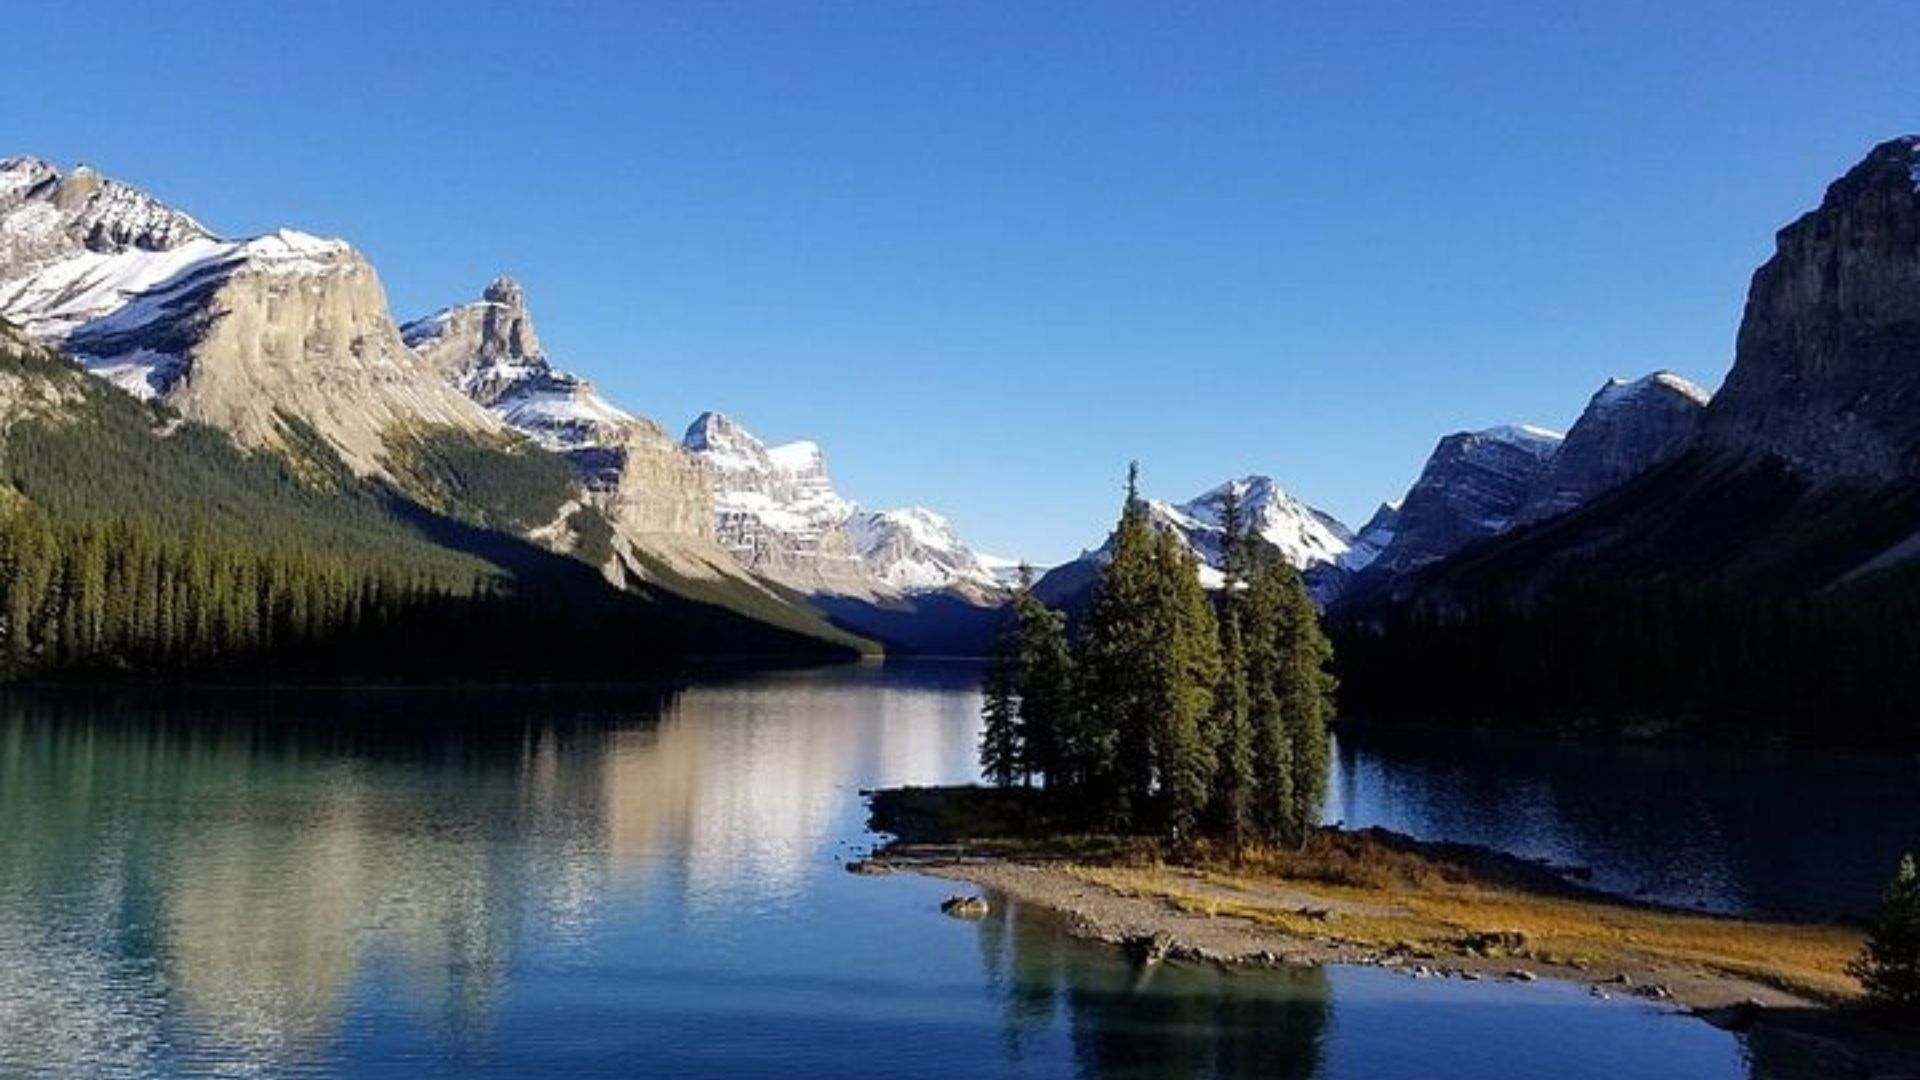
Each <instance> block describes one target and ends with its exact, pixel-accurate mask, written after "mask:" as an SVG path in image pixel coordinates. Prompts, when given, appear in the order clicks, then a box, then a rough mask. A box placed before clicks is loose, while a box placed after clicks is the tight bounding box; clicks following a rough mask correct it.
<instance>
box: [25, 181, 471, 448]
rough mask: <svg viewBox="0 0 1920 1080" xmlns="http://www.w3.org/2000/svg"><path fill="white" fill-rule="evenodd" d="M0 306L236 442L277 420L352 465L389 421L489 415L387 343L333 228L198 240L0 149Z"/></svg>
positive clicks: (198, 234) (165, 220)
mask: <svg viewBox="0 0 1920 1080" xmlns="http://www.w3.org/2000/svg"><path fill="white" fill-rule="evenodd" d="M0 237H4V238H5V241H4V243H3V244H0V315H4V316H6V317H7V318H9V319H12V320H14V321H15V322H17V323H19V324H20V325H21V326H23V327H24V328H25V329H26V331H27V332H28V333H29V334H31V335H33V336H34V337H35V338H36V339H38V340H40V341H43V342H45V343H47V344H50V345H55V346H58V347H60V348H62V349H63V350H64V351H66V352H68V353H69V354H71V355H73V356H74V357H76V358H77V359H79V360H80V361H81V362H82V363H83V364H85V365H86V366H87V368H88V369H89V370H92V371H93V372H94V373H96V374H98V375H101V376H103V377H105V378H107V379H109V380H111V381H112V382H114V383H115V384H117V385H119V386H121V387H122V388H123V389H126V390H128V391H129V392H132V393H134V394H137V395H140V396H142V397H159V398H162V399H164V400H166V401H167V402H168V403H170V404H172V405H174V406H175V407H177V408H179V409H180V410H181V411H182V412H183V413H185V414H186V415H188V416H190V417H192V418H194V419H197V420H203V421H206V422H208V423H211V424H214V425H217V426H219V427H222V428H224V429H226V430H227V431H229V432H231V433H232V434H233V435H234V437H235V438H236V439H238V440H240V441H241V442H242V443H244V444H248V445H255V446H260V445H276V444H279V443H280V442H281V441H282V440H283V438H284V436H285V432H286V421H287V419H288V418H292V419H294V420H297V421H300V422H304V423H305V424H308V425H310V426H311V427H312V429H313V430H314V431H315V432H317V433H318V434H319V435H320V436H321V437H322V438H324V439H326V440H327V441H328V442H330V443H332V444H333V446H334V447H335V448H336V449H337V450H338V451H339V452H340V454H341V456H342V457H343V458H344V459H345V460H346V461H347V463H348V464H349V465H350V466H352V467H353V468H354V469H355V470H356V471H359V472H362V473H370V474H377V473H380V472H382V471H383V469H384V465H383V461H384V458H385V455H386V452H387V445H386V437H387V436H388V434H390V433H391V431H392V429H393V428H394V427H395V426H396V425H401V426H406V427H414V428H418V427H427V426H437V425H445V426H452V427H456V428H459V429H462V430H467V431H474V432H486V433H493V432H497V431H499V430H500V425H499V424H498V423H497V422H496V421H495V420H494V419H493V418H492V417H490V416H489V415H488V414H487V413H486V412H485V411H483V410H481V409H480V408H478V407H477V406H475V405H474V404H473V403H472V402H471V401H469V400H467V399H466V397H465V396H463V395H461V394H459V393H458V392H456V391H454V390H453V389H452V388H450V387H448V386H446V385H445V384H444V383H443V382H442V381H441V380H439V379H437V378H435V377H434V376H433V374H432V372H430V371H429V370H427V369H426V368H425V367H424V366H423V365H422V364H421V362H420V360H419V358H418V357H416V356H415V355H414V353H413V352H412V350H410V349H408V348H407V346H406V345H405V343H404V342H403V341H402V340H401V338H400V334H399V331H398V329H397V328H396V327H395V326H394V324H393V321H392V319H391V317H390V316H389V314H388V311H387V303H386V295H385V292H384V290H383V289H382V288H381V285H380V281H379V278H378V277H377V275H375V273H374V271H373V267H372V266H371V265H370V264H369V263H368V262H367V261H366V260H365V259H364V258H363V257H361V255H360V254H359V253H358V252H356V251H354V250H353V249H352V248H350V247H348V246H347V245H346V244H344V243H342V242H340V241H337V240H324V239H321V238H319V237H315V236H310V235H307V234H305V233H300V232H295V231H292V230H281V231H278V232H274V233H270V234H268V235H265V236H260V237H255V238H253V239H250V240H242V241H230V240H224V239H221V238H219V237H216V236H214V235H213V234H212V233H210V232H208V231H207V230H206V229H205V228H204V227H203V226H201V225H200V224H199V223H198V222H196V221H194V220H193V219H192V218H190V217H188V216H187V215H185V214H182V213H180V212H179V211H176V210H172V209H171V208H168V207H166V206H164V205H163V204H161V203H159V202H158V201H157V200H155V199H153V198H152V197H150V196H147V195H145V194H143V193H140V192H138V191H136V190H134V189H133V188H130V187H128V186H126V185H124V184H121V183H119V182H118V181H114V180H109V179H106V178H104V177H101V176H100V175H99V174H97V173H95V172H93V171H92V170H89V169H84V168H81V169H75V170H73V171H72V172H71V173H65V174H63V173H61V172H60V171H59V170H58V169H56V168H54V167H53V166H51V165H49V164H47V163H46V162H43V161H39V160H37V159H32V158H11V159H7V160H6V161H4V162H0Z"/></svg>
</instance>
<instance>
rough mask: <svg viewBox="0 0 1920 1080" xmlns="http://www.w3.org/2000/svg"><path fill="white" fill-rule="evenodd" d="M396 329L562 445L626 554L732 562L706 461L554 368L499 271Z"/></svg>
mask: <svg viewBox="0 0 1920 1080" xmlns="http://www.w3.org/2000/svg"><path fill="white" fill-rule="evenodd" d="M401 333H402V336H403V337H404V339H405V340H406V342H407V344H408V345H409V346H410V347H411V348H412V349H413V350H414V351H415V352H417V353H418V354H419V356H420V358H421V360H422V361H424V362H425V363H426V364H427V365H428V366H429V367H430V368H431V369H432V370H433V371H434V372H435V373H436V375H437V376H438V377H439V378H440V379H441V380H442V381H443V382H444V383H445V384H446V385H448V386H451V387H454V388H456V389H457V390H459V392H460V393H462V394H464V395H466V396H467V397H468V398H470V399H472V400H473V401H474V402H475V403H476V404H478V405H481V406H483V407H484V408H486V409H487V410H488V411H489V412H490V413H492V414H493V415H494V416H495V417H496V418H498V419H499V420H500V421H501V422H502V423H504V424H505V425H506V426H508V427H510V428H512V429H513V430H515V431H518V432H520V433H521V434H524V435H526V436H528V437H529V438H531V439H533V440H534V441H535V442H538V443H539V444H541V445H542V446H544V447H546V448H547V449H549V450H552V451H555V452H557V453H562V454H565V455H566V456H567V458H568V459H569V460H570V461H572V462H573V464H574V466H575V467H576V468H577V469H578V470H579V472H580V474H581V477H582V479H583V480H584V481H585V483H586V486H587V491H588V494H589V500H590V501H591V503H592V504H593V505H595V506H596V507H598V508H599V509H600V510H601V511H602V512H603V513H604V514H605V515H606V517H607V519H608V521H609V522H611V523H612V525H613V527H614V531H615V534H616V536H617V537H618V538H619V539H620V540H622V541H624V542H625V544H626V545H628V546H629V549H630V553H632V552H637V553H639V554H642V555H646V556H649V557H653V558H659V559H665V560H666V561H668V562H669V563H670V564H671V565H672V566H673V567H674V569H676V570H677V571H679V572H681V573H687V574H693V575H696V576H703V577H704V576H711V575H712V574H714V573H716V572H720V573H725V572H727V571H730V570H731V569H732V563H731V561H730V560H729V559H728V557H727V555H726V554H725V553H724V552H722V551H721V550H720V549H719V548H718V547H717V546H716V545H715V543H714V509H713V491H712V478H711V477H710V476H709V474H708V472H707V470H706V469H705V468H704V467H703V466H702V464H701V463H700V461H699V460H698V459H697V458H696V457H695V456H694V455H692V454H690V453H688V452H687V451H686V450H684V449H682V448H681V446H680V444H679V443H677V442H676V441H674V439H673V438H672V437H671V436H670V435H668V434H667V433H666V431H665V430H663V429H662V428H661V427H660V426H659V425H658V424H655V423H654V422H653V421H651V420H647V419H645V418H643V417H638V416H634V415H631V414H629V413H627V412H624V411H622V410H620V409H618V408H616V407H614V406H613V405H612V404H610V403H609V402H608V401H607V400H606V399H605V398H602V397H601V396H600V394H599V392H598V391H596V390H595V389H594V388H593V384H592V383H589V382H588V381H587V380H585V379H582V378H580V377H579V376H577V375H573V374H571V373H569V372H566V371H563V370H561V369H559V368H556V367H554V366H553V364H552V363H551V361H549V360H548V358H547V355H546V352H545V351H544V350H543V349H542V348H541V346H540V337H539V334H538V333H537V332H536V331H535V329H534V324H533V315H532V313H531V312H530V311H529V310H528V308H527V299H526V293H525V291H524V290H522V289H521V287H520V285H519V284H518V283H517V282H515V281H514V280H513V279H511V278H505V277H502V278H496V279H495V280H494V281H493V282H492V283H490V284H489V285H488V286H487V287H486V289H485V291H484V292H483V293H482V294H481V297H480V299H479V300H476V301H473V302H472V303H466V304H457V305H454V306H452V307H448V308H443V309H441V310H440V311H438V312H435V313H434V314H432V315H430V316H428V317H426V318H424V319H417V320H415V321H413V322H410V323H408V324H406V326H404V327H402V328H401Z"/></svg>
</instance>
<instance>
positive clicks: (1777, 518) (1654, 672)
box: [1337, 136, 1920, 738]
mask: <svg viewBox="0 0 1920 1080" xmlns="http://www.w3.org/2000/svg"><path fill="white" fill-rule="evenodd" d="M1605 394H1607V392H1606V391H1603V395H1605ZM1610 396H1615V397H1617V396H1620V395H1619V394H1617V393H1616V394H1614V395H1610ZM1677 396H1678V397H1682V398H1688V399H1691V400H1689V401H1687V402H1681V401H1678V400H1676V396H1675V395H1673V394H1669V395H1667V401H1668V409H1669V410H1670V413H1671V416H1672V417H1674V418H1678V419H1675V420H1674V426H1675V427H1680V426H1684V423H1685V421H1684V417H1685V416H1686V414H1688V413H1689V412H1691V411H1692V410H1693V408H1694V404H1693V402H1694V401H1696V400H1697V395H1694V394H1691V393H1688V392H1686V391H1685V389H1684V388H1682V389H1680V390H1679V392H1678V395H1677ZM1916 405H1920V138H1916V137H1912V136H1909V137H1905V138H1901V139H1896V140H1892V141H1890V142H1887V143H1883V144H1881V145H1879V146H1877V147H1875V148H1873V150H1871V151H1870V152H1869V153H1868V154H1867V156H1866V157H1865V158H1864V159H1863V160H1862V161H1861V162H1860V163H1858V164H1857V165H1855V166H1854V167H1853V168H1851V169H1850V170H1848V171H1847V172H1846V174H1845V175H1843V176H1842V177H1841V178H1840V179H1839V180H1837V181H1835V182H1834V183H1833V184H1832V185H1831V186H1830V187H1829V188H1828V189H1827V191H1826V194H1825V196H1824V197H1823V199H1822V200H1821V202H1820V205H1819V206H1818V207H1817V208H1815V209H1814V210H1812V211H1810V212H1808V213H1807V214H1805V215H1803V216H1802V217H1800V218H1799V219H1798V220H1796V221H1795V222H1793V223H1792V224H1790V225H1788V226H1787V227H1786V228H1784V229H1781V230H1780V231H1779V233H1778V234H1777V239H1776V250H1775V252H1774V254H1773V255H1772V256H1771V257H1770V258H1769V259H1768V260H1767V261H1766V263H1765V264H1763V265H1762V266H1761V267H1760V268H1759V269H1758V270H1757V271H1756V272H1755V273H1754V275H1753V280H1752V283H1751V286H1750V287H1749V290H1748V295H1747V303H1746V309H1745V312H1744V313H1743V316H1742V319H1741V324H1740V330H1739V333H1738V336H1737V339H1736V345H1735V354H1734V365H1733V368H1732V370H1731V371H1730V372H1729V374H1728V376H1727V379H1726V381H1725V383H1724V384H1723V386H1722V387H1721V389H1720V391H1719V392H1718V393H1716V394H1715V395H1714V396H1713V398H1712V400H1711V401H1710V402H1708V403H1707V404H1706V405H1705V406H1704V408H1701V409H1700V410H1699V412H1698V419H1697V421H1696V423H1697V431H1696V433H1695V434H1693V435H1692V436H1691V437H1689V438H1685V439H1684V440H1681V439H1678V437H1677V436H1675V439H1676V442H1675V445H1674V446H1673V447H1672V450H1671V451H1670V452H1668V453H1667V456H1666V460H1664V461H1660V462H1658V463H1656V464H1653V465H1652V466H1651V467H1649V468H1647V469H1646V471H1644V472H1642V473H1640V474H1639V475H1637V476H1635V477H1633V478H1631V479H1628V480H1626V481H1625V482H1624V483H1621V484H1619V485H1617V486H1615V487H1612V488H1611V489H1610V490H1607V491H1604V492H1602V493H1600V494H1598V495H1595V496H1593V497H1592V498H1590V499H1588V500H1587V501H1586V502H1585V503H1583V504H1581V505H1580V506H1578V507H1576V508H1574V509H1572V510H1570V511H1567V512H1565V513H1560V514H1557V515H1553V516H1550V517H1543V518H1541V519H1539V520H1536V521H1532V522H1529V523H1527V524H1526V525H1525V526H1524V527H1521V528H1516V529H1513V530H1512V531H1510V532H1508V533H1507V534H1505V535H1502V536H1499V537H1496V538H1493V539H1490V540H1488V541H1487V542H1484V543H1480V544H1475V545H1472V546H1469V547H1467V548H1465V549H1463V550H1461V551H1459V552H1458V553H1457V554H1456V555H1454V556H1453V557H1451V558H1448V559H1445V560H1441V561H1438V562H1435V563H1433V564H1430V565H1428V566H1426V567H1423V568H1421V569H1420V570H1419V572H1418V573H1417V574H1414V575H1412V576H1411V577H1410V578H1407V579H1405V580H1404V581H1403V582H1402V584H1401V585H1400V586H1399V587H1398V588H1397V589H1396V591H1395V593H1394V595H1393V597H1392V599H1394V600H1395V601H1397V602H1396V603H1391V604H1388V603H1382V602H1380V601H1381V599H1382V598H1381V597H1379V596H1373V597H1356V598H1352V599H1349V600H1343V605H1344V608H1345V610H1343V611H1342V612H1341V614H1340V618H1339V619H1338V620H1337V623H1338V625H1339V626H1340V627H1341V628H1342V629H1341V631H1340V639H1341V645H1342V647H1343V648H1344V649H1345V657H1346V659H1345V660H1344V661H1343V664H1344V666H1345V673H1344V677H1345V680H1346V683H1347V686H1348V687H1349V688H1350V689H1351V690H1352V691H1353V693H1352V695H1351V696H1350V699H1349V701H1350V704H1352V705H1354V706H1355V707H1356V708H1360V709H1362V710H1366V709H1373V708H1386V709H1392V708H1416V709H1418V710H1420V711H1422V712H1423V713H1425V714H1428V715H1441V714H1448V713H1452V714H1458V715H1462V716H1481V717H1485V716H1494V715H1508V714H1519V715H1521V716H1530V717H1532V718H1534V720H1536V721H1537V720H1538V719H1540V718H1542V717H1556V716H1566V715H1569V714H1572V715H1582V716H1587V717H1594V716H1608V715H1613V716H1618V715H1634V714H1637V715H1641V716H1669V717H1679V718H1681V719H1683V720H1684V719H1689V718H1692V719H1699V720H1701V721H1702V722H1712V723H1719V724H1729V725H1735V726H1743V727H1750V726H1756V725H1779V726H1782V727H1784V728H1787V729H1791V730H1794V731H1798V732H1804V733H1807V734H1817V735H1820V736H1821V737H1831V738H1847V737H1862V736H1867V735H1871V737H1889V736H1898V737H1900V738H1910V737H1911V736H1912V724H1911V716H1910V709H1909V706H1910V702H1911V700H1912V695H1913V694H1914V693H1916V692H1920V683H1916V681H1915V680H1916V672H1917V671H1920V669H1916V668H1915V667H1914V665H1913V663H1912V658H1913V656H1914V655H1916V654H1920V630H1917V629H1916V620H1915V619H1914V617H1913V613H1914V612H1915V611H1916V610H1920V562H1916V560H1915V556H1916V555H1920V482H1916V481H1920V411H1916ZM1589 411H1590V412H1591V411H1592V410H1589ZM1668 430H1669V433H1670V434H1671V429H1668ZM1571 441H1572V440H1571V439H1569V443H1571ZM1403 522H1404V514H1403ZM1396 542H1397V538H1396ZM1756 658H1764V662H1756ZM1411 687H1419V688H1420V696H1419V700H1418V701H1414V700H1412V699H1410V698H1407V697H1405V696H1403V695H1400V694H1399V693H1398V691H1397V689H1396V688H1411Z"/></svg>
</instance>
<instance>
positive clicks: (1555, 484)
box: [1514, 371, 1710, 523]
mask: <svg viewBox="0 0 1920 1080" xmlns="http://www.w3.org/2000/svg"><path fill="white" fill-rule="evenodd" d="M1709 396H1710V395H1709V394H1708V393H1707V392H1706V391H1705V390H1702V389H1701V388H1700V387H1698V386H1695V385H1694V384H1693V383H1691V382H1688V381H1687V380H1686V379H1683V378H1681V377H1680V376H1678V375H1675V374H1673V373H1672V372H1670V371H1659V372H1655V373H1653V374H1651V375H1647V376H1644V377H1642V378H1639V379H1634V380H1632V381H1630V382H1629V381H1626V380H1623V379H1609V380H1608V381H1607V384H1606V385H1605V386H1602V387H1601V388H1600V389H1599V390H1597V391H1595V392H1594V395H1593V397H1592V398H1591V399H1590V400H1588V402H1587V407H1586V408H1585V409H1584V410H1582V411H1581V413H1580V418H1579V419H1578V420H1576V421H1574V425H1573V427H1572V428H1570V429H1568V431H1567V438H1566V441H1565V442H1563V443H1562V444H1561V445H1560V448H1559V449H1558V450H1556V451H1555V452H1554V455H1553V459H1552V460H1551V461H1549V462H1548V463H1547V468H1546V470H1545V471H1544V472H1542V473H1541V474H1540V476H1539V477H1538V478H1537V479H1536V480H1535V481H1534V484H1533V489H1532V491H1531V492H1530V493H1529V494H1528V496H1527V501H1526V503H1525V505H1523V506H1522V507H1521V508H1520V511H1519V513H1518V514H1516V515H1515V517H1514V520H1515V523H1525V522H1533V521H1540V520H1543V519H1545V518H1550V517H1553V516H1555V515H1556V514H1564V513H1566V512H1567V511H1569V510H1572V509H1574V508H1576V507H1578V506H1581V505H1583V504H1585V503H1587V502H1589V501H1591V500H1592V499H1593V498H1594V496H1596V495H1599V494H1601V493H1603V492H1606V491H1610V490H1612V489H1613V488H1616V487H1618V486H1620V485H1621V484H1623V483H1625V482H1626V481H1628V480H1631V479H1633V478H1634V477H1636V476H1638V475H1640V474H1641V473H1643V472H1646V471H1647V470H1648V469H1650V468H1652V467H1653V466H1655V465H1658V464H1660V463H1661V462H1663V461H1666V460H1668V459H1670V458H1672V457H1673V456H1674V455H1675V454H1677V453H1679V452H1680V450H1681V449H1682V448H1684V447H1685V446H1686V445H1687V444H1688V442H1690V441H1691V440H1692V439H1693V437H1694V435H1695V433H1696V432H1697V431H1698V430H1699V427H1700V417H1701V414H1702V413H1703V412H1704V411H1705V409H1706V406H1707V401H1708V398H1709Z"/></svg>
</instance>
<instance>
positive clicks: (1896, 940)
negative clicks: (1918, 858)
mask: <svg viewBox="0 0 1920 1080" xmlns="http://www.w3.org/2000/svg"><path fill="white" fill-rule="evenodd" d="M1847 972H1848V974H1850V975H1852V976H1853V977H1854V978H1856V979H1859V980H1860V985H1861V986H1862V987H1863V988H1865V990H1866V992H1867V1000H1869V1001H1871V1002H1873V1003H1875V1004H1877V1005H1882V1006H1885V1007H1887V1008H1890V1009H1895V1010H1898V1011H1900V1012H1903V1013H1915V1012H1920V868H1916V866H1915V865H1914V859H1913V856H1912V855H1906V856H1903V857H1902V858H1901V859H1900V867H1899V869H1898V870H1897V871H1896V872H1895V873H1894V876H1893V881H1892V883H1891V884H1889V885H1888V886H1887V891H1886V894H1885V895H1884V896H1882V897H1881V900H1880V911H1879V913H1878V914H1877V915H1876V916H1875V917H1874V920H1873V927H1872V930H1871V931H1870V933H1869V934H1868V936H1867V944H1866V948H1865V949H1864V950H1862V952H1861V954H1860V956H1859V958H1858V959H1856V960H1854V961H1853V963H1852V964H1849V965H1848V967H1847Z"/></svg>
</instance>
